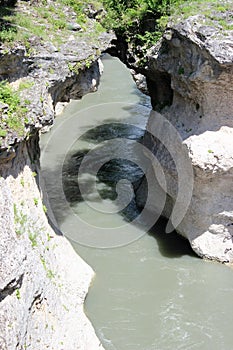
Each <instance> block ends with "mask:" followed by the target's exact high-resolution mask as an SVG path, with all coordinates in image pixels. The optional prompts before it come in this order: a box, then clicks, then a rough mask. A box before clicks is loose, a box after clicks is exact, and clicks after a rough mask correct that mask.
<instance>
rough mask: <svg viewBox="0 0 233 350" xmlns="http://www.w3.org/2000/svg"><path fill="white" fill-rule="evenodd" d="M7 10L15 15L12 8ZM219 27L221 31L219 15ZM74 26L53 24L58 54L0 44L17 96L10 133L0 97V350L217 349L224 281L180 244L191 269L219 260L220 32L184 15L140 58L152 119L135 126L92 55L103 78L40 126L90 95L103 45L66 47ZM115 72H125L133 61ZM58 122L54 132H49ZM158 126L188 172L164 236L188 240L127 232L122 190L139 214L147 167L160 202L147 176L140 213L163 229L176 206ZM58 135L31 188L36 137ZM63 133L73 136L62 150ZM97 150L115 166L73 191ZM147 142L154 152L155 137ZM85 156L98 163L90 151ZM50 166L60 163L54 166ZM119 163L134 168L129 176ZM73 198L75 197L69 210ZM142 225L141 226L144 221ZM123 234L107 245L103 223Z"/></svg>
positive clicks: (111, 73) (226, 124)
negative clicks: (174, 141) (176, 142)
mask: <svg viewBox="0 0 233 350" xmlns="http://www.w3.org/2000/svg"><path fill="white" fill-rule="evenodd" d="M19 3H20V6H22V8H23V11H28V7H27V6H29V5H28V3H27V2H23V1H19ZM51 3H52V2H51V1H49V4H50V5H51ZM30 6H31V5H30ZM33 6H34V5H32V8H33ZM32 8H31V11H33V10H32ZM89 10H90V9H89ZM89 10H88V11H89ZM41 11H42V10H41ZM43 11H44V10H43ZM220 12H221V11H220ZM23 13H24V12H23ZM65 14H66V15H67V16H69V21H70V18H71V17H72V16H75V15H74V13H71V12H70V10H69V9H68V10H67V9H66V11H65ZM43 15H45V13H44V12H43ZM70 16H71V17H70ZM89 16H90V19H89V20H90V23H91V24H90V27H91V28H92V29H91V30H92V32H91V33H93V27H95V30H96V28H97V27H98V26H97V24H96V20H95V18H94V17H95V16H94V15H93V13H92V12H91V14H90V13H89ZM221 16H223V17H224V15H223V14H221ZM221 16H220V17H221ZM227 16H228V17H229V18H227V21H228V22H229V23H230V20H231V18H232V12H229V11H228V12H227ZM225 17H226V16H225ZM225 17H224V18H225ZM34 18H35V16H34ZM45 18H46V17H45ZM72 18H73V17H72ZM221 18H222V17H221ZM225 19H226V18H225ZM88 23H89V22H88ZM40 25H41V24H40ZM42 25H43V23H42ZM59 25H61V24H59ZM61 27H62V25H61ZM60 30H62V29H59V30H58V33H59V31H60ZM79 30H80V28H79V29H78V28H77V27H74V26H73V24H72V25H71V24H70V23H69V29H68V34H67V32H62V33H61V34H62V35H65V36H64V39H65V40H64V41H63V42H62V43H59V45H58V46H57V43H56V44H55V43H54V42H51V41H47V42H46V41H44V39H43V40H42V39H38V37H37V36H36V35H33V36H31V37H30V39H28V40H29V41H28V42H27V43H29V44H30V48H29V47H28V44H27V45H24V44H23V45H22V43H18V42H17V44H16V45H15V46H14V47H11V48H8V47H5V46H4V45H3V46H2V47H1V56H0V76H1V79H2V80H5V79H7V80H8V81H9V83H10V86H11V88H14V89H15V90H17V91H18V92H19V95H20V98H21V99H23V101H24V102H23V106H22V108H23V109H22V108H21V109H20V110H19V109H18V110H17V111H18V112H19V114H20V113H22V111H24V112H25V111H26V116H25V117H24V120H23V124H18V119H14V118H11V117H12V115H11V114H10V109H11V106H10V105H9V104H7V103H5V102H4V101H1V104H0V108H1V134H0V136H1V153H0V173H1V178H0V187H1V192H0V195H1V203H0V212H1V219H0V220H1V231H0V237H1V244H0V255H1V265H0V293H1V294H0V348H1V349H4V350H5V349H23V348H27V349H45V348H49V349H61V350H64V349H67V350H70V349H79V348H80V349H88V350H89V349H101V348H102V345H101V344H100V341H99V339H100V340H101V342H102V343H103V345H104V347H105V348H106V349H117V350H121V349H137V348H138V350H139V349H141V348H142V347H144V348H145V349H158V350H161V349H163V350H166V349H171V347H173V346H174V345H175V347H176V348H177V349H182V348H187V349H188V348H190V349H195V348H200V347H201V348H202V349H209V348H213V349H216V350H217V349H220V348H221V349H223V350H229V348H230V347H231V337H230V335H231V331H230V325H231V321H232V316H231V313H230V312H229V305H231V292H232V283H233V279H232V271H231V269H229V268H227V267H225V266H222V265H220V264H216V263H212V264H209V263H208V262H204V261H202V260H201V259H199V258H197V257H194V255H192V251H191V250H190V249H189V245H187V244H188V241H189V242H190V245H191V247H192V249H193V250H194V251H195V252H196V253H197V254H198V255H199V256H201V257H204V258H208V259H211V260H217V261H220V262H226V263H231V262H232V233H233V232H232V227H233V226H232V221H233V216H232V188H231V183H232V159H233V158H232V112H233V106H232V101H233V99H232V76H233V75H232V61H233V60H232V30H231V29H230V27H229V28H228V27H227V28H225V29H224V30H223V27H221V28H220V27H218V26H217V28H216V26H212V25H210V24H209V22H208V21H207V20H206V19H205V18H204V17H203V16H194V17H191V18H188V19H186V20H185V21H183V22H182V21H180V22H179V24H176V25H172V26H171V27H170V28H168V29H167V30H166V31H165V34H164V36H163V38H162V40H161V41H159V42H158V43H157V44H156V46H153V47H150V48H149V49H148V51H147V53H146V55H147V59H148V60H147V64H146V65H145V66H144V67H143V70H141V68H140V69H139V70H140V71H141V72H143V74H144V75H145V76H146V78H147V88H148V91H149V93H150V95H151V102H152V107H153V109H154V111H153V112H152V113H151V115H150V117H149V120H148V123H147V118H148V116H149V110H150V108H151V107H150V103H149V102H148V99H147V97H145V96H143V95H141V94H139V92H138V91H137V89H136V87H135V85H133V83H132V80H131V79H130V75H129V71H127V70H126V68H123V67H122V66H121V65H120V63H119V62H118V61H117V60H115V59H110V58H108V59H107V58H105V59H103V62H104V63H105V66H106V69H105V70H106V75H103V80H101V82H102V83H101V84H102V85H101V86H100V90H99V91H98V92H95V94H91V95H87V96H86V97H85V98H83V99H82V100H81V101H78V102H74V101H72V102H71V103H70V104H69V105H68V106H67V107H66V109H65V111H64V115H62V116H60V117H58V118H57V119H56V120H55V126H54V128H53V129H52V130H50V128H51V126H52V125H53V124H54V118H55V116H56V115H58V114H59V113H60V112H61V111H62V109H63V107H64V106H65V105H66V104H67V102H69V100H70V99H79V98H81V97H82V96H83V95H85V94H86V93H88V92H94V91H96V90H97V87H98V85H99V82H100V75H101V74H102V63H101V61H100V60H99V57H100V56H101V52H104V51H105V50H106V49H108V48H109V47H110V42H111V41H112V38H113V37H114V36H113V34H112V33H110V34H107V33H98V40H97V38H96V37H95V38H94V41H88V42H85V39H81V38H82V35H81V36H80V37H78V34H77V32H78V31H79ZM76 36H77V37H76ZM91 36H93V34H91ZM50 39H51V38H50ZM55 39H56V40H57V38H55ZM89 39H90V37H89V38H88V40H89ZM96 40H97V41H96ZM57 47H58V48H57ZM132 62H134V63H132ZM127 64H128V65H129V66H130V68H131V69H135V71H137V72H138V67H137V58H136V59H135V58H134V59H132V58H131V59H130V60H129V62H127ZM113 77H114V78H113ZM109 82H110V84H109ZM105 84H106V85H105ZM118 84H119V85H118ZM102 91H104V93H103V92H102ZM102 93H103V94H102ZM101 94H102V95H101ZM14 98H15V99H17V98H18V97H16V95H14ZM105 98H106V99H105ZM109 100H111V101H109ZM96 104H98V105H99V106H100V107H99V109H98V108H97V109H96ZM103 106H104V108H103ZM74 111H75V113H74ZM105 113H106V114H105ZM74 114H77V116H76V117H75V118H73V116H74ZM116 115H117V117H116ZM67 116H68V119H69V117H70V121H69V122H70V124H69V122H67V123H66V122H65V121H66V118H67ZM90 116H91V117H90ZM161 116H162V118H165V119H166V120H167V121H169V123H170V125H173V126H175V128H176V129H177V130H178V131H179V134H180V135H181V141H183V144H182V145H183V146H184V149H185V150H186V151H185V152H186V154H188V156H189V158H190V159H191V161H192V165H193V174H194V175H193V176H194V177H193V179H194V183H193V193H192V194H193V196H192V199H191V205H190V206H189V208H188V211H187V213H186V212H184V214H185V215H184V217H183V220H182V221H181V222H180V223H179V225H177V226H175V228H176V229H177V231H178V232H179V233H180V234H181V235H183V236H184V237H186V238H188V241H184V240H183V239H181V238H179V237H177V236H174V234H173V233H167V234H166V233H165V227H164V225H163V223H160V221H159V223H158V225H157V226H155V227H154V231H153V232H152V233H150V234H149V235H145V231H147V230H143V229H142V227H141V222H140V221H138V222H136V225H130V224H128V221H131V220H132V217H133V220H134V219H135V216H137V214H138V215H140V212H141V209H138V208H137V206H136V203H135V200H134V198H133V197H131V195H132V196H134V194H133V193H134V192H135V193H136V201H137V205H139V206H141V207H143V206H144V204H145V198H146V193H147V192H148V191H147V190H148V188H147V187H148V183H147V181H146V179H148V178H149V179H150V178H152V179H153V178H154V177H155V175H154V174H156V175H157V174H158V169H160V170H161V174H162V171H163V174H164V177H163V179H165V180H166V186H167V188H166V191H165V192H164V191H163V190H164V189H165V185H164V182H163V180H161V182H159V185H160V186H157V187H156V189H155V192H154V193H155V194H157V195H158V194H159V195H158V196H157V197H156V195H154V198H155V201H154V202H153V201H151V200H150V205H151V207H150V208H149V211H148V212H149V215H148V216H146V217H148V218H149V217H152V216H151V215H152V214H153V215H154V213H155V209H156V208H158V206H160V205H161V204H163V201H164V203H165V201H166V205H165V206H164V208H163V212H162V215H163V216H165V217H167V218H169V217H170V216H171V213H172V210H173V208H174V203H175V202H176V199H177V194H178V190H177V188H178V189H179V178H178V175H179V174H178V173H177V171H176V169H175V166H174V161H173V160H174V159H171V152H168V151H169V149H168V151H167V150H166V149H165V148H164V147H163V146H162V144H161V143H160V142H158V140H157V139H156V137H154V136H153V132H152V130H154V129H156V125H157V124H156V118H157V120H159V118H160V117H161ZM13 117H14V113H13ZM62 118H63V120H62ZM68 119H67V120H68ZM63 121H64V124H63V125H62V123H63ZM119 121H121V122H120V124H121V125H120V127H119ZM59 123H61V131H60V134H59V132H58V133H57V136H56V137H57V139H56V137H54V144H53V143H52V142H51V143H48V145H47V146H45V145H42V172H44V175H45V183H44V180H43V178H42V176H41V169H40V145H39V133H40V131H41V130H43V132H46V131H47V134H45V135H43V138H44V139H45V140H46V138H49V137H50V136H51V135H52V138H53V136H54V135H56V132H57V130H58V129H57V126H56V125H59ZM116 124H117V125H116ZM63 127H64V128H63ZM62 128H63V129H62ZM145 128H146V129H147V132H146V133H145V135H144V129H145ZM89 129H90V131H91V132H90V133H88V132H87V131H88V130H89ZM164 131H165V129H164ZM75 132H77V134H78V135H79V136H83V135H84V136H85V137H84V138H82V137H80V138H79V140H78V142H77V143H75V142H74V141H75V139H74V137H75ZM143 135H144V136H143ZM76 136H77V135H76ZM112 138H113V139H115V138H120V139H122V140H123V143H122V144H120V147H119V152H120V153H117V152H118V150H117V147H116V144H115V143H113V144H112V154H115V155H116V157H117V156H119V154H121V153H122V155H124V157H127V159H128V160H129V162H128V163H127V164H125V163H124V161H121V162H119V161H118V162H115V163H114V162H113V163H111V162H110V163H109V164H106V166H105V167H102V173H101V172H100V173H99V170H101V169H97V170H98V171H97V172H98V177H97V178H98V181H97V188H95V186H93V177H92V175H93V174H91V173H90V174H89V175H90V176H89V177H88V176H87V178H86V177H85V176H86V175H88V173H85V172H84V173H83V174H82V175H85V176H84V178H83V180H84V185H85V186H84V191H83V192H81V193H80V191H79V190H80V189H79V188H77V173H76V172H77V164H78V165H80V161H81V160H82V157H83V155H86V154H87V152H88V151H89V149H88V146H90V145H92V144H98V142H99V141H101V142H102V143H103V144H104V142H105V141H106V140H111V139H112ZM162 138H163V139H164V140H166V138H167V135H166V133H165V135H164V134H163V136H162ZM66 140H68V141H66ZM61 141H62V142H61ZM136 141H139V142H136ZM67 142H68V143H67ZM135 142H136V143H139V144H140V149H139V153H137V152H136V151H135V150H134V149H133V148H131V147H132V145H133V144H134V143H135ZM67 145H68V146H69V147H68V152H67V149H65V152H67V157H64V155H63V153H64V147H66V146H67ZM145 146H146V147H147V148H148V149H149V153H148V154H147V153H146V152H147V151H146V150H145V148H144V147H145ZM183 146H182V147H183ZM44 147H45V148H44ZM46 147H47V148H46ZM121 147H122V148H121ZM170 147H171V150H172V145H170ZM94 148H95V147H94ZM103 149H104V150H105V148H104V147H103ZM45 151H46V152H47V153H46V152H45ZM172 151H173V150H172ZM101 152H102V151H101ZM114 152H115V153H114ZM149 154H154V155H155V156H156V157H157V159H158V163H159V164H160V166H161V168H160V167H159V164H158V163H156V164H157V167H155V166H154V165H153V164H152V163H151V159H150V155H149ZM47 155H48V157H47ZM49 155H50V156H49ZM102 155H103V153H101V154H100V156H101V157H102ZM50 157H51V158H50ZM53 157H54V159H53ZM94 157H96V162H97V163H98V160H99V158H98V157H99V153H98V147H97V150H96V153H94ZM84 158H85V157H84ZM141 159H143V163H140V161H141ZM63 160H64V161H65V163H64V166H62V164H60V163H61V161H63ZM89 160H90V159H89ZM130 161H131V162H130ZM46 162H47V163H46ZM135 162H136V164H137V162H139V164H143V166H145V168H146V169H145V170H146V171H144V173H145V175H144V176H143V173H142V169H140V166H139V167H137V166H135V165H134V163H135ZM87 163H88V162H87ZM54 164H55V165H56V166H54ZM45 165H46V167H45V168H46V169H45V168H43V167H44V166H45ZM57 165H59V166H57ZM72 167H74V170H75V171H74V170H73V168H72ZM44 169H45V170H44ZM84 170H85V169H84ZM143 170H144V169H143ZM160 170H159V171H160ZM61 171H62V172H61ZM118 172H119V173H121V174H123V175H126V174H127V176H126V179H127V181H126V182H121V181H120V183H119V184H118V182H119V179H121V177H118V175H116V174H118ZM60 176H62V177H61V178H60ZM123 178H124V176H123ZM161 179H162V178H161ZM61 180H62V181H63V184H62V185H64V186H65V188H66V189H67V191H65V193H62V196H63V199H64V198H65V200H66V203H67V201H68V206H67V205H66V207H63V204H64V202H59V200H60V198H59V196H58V197H57V188H56V184H58V185H59V186H60V185H61ZM46 181H47V184H46ZM129 182H130V183H132V185H130V184H129ZM51 185H52V186H51ZM53 185H55V187H54V188H55V190H53ZM188 185H189V184H187V183H186V186H187V191H188ZM191 185H192V184H191V181H190V187H191ZM45 186H47V187H45ZM48 186H51V187H50V190H48V188H49V187H48ZM59 189H60V187H59ZM126 189H127V190H126ZM85 191H86V192H85ZM151 191H152V189H151ZM156 191H157V192H156ZM99 193H100V194H101V196H102V197H103V198H102V199H99V197H98V196H97V195H98V194H99ZM119 193H122V196H121V198H120V201H118V203H117V206H115V205H114V203H113V204H112V202H114V201H115V200H116V198H117V194H119ZM128 193H129V196H128ZM151 193H152V194H153V192H151ZM58 194H59V193H58ZM152 194H151V197H152V198H153V195H152ZM160 196H161V197H160ZM82 197H84V198H85V201H83V199H82ZM77 198H78V199H80V198H81V200H80V201H79V203H78V204H77ZM161 198H162V200H161ZM42 199H43V202H42ZM51 199H52V200H54V203H55V206H53V205H52V204H51ZM95 202H97V204H98V203H99V204H100V205H102V204H103V207H101V210H103V211H104V210H106V208H107V209H109V210H110V212H109V214H110V216H109V218H108V220H106V219H104V218H103V217H102V214H98V215H96V214H95V215H93V212H92V211H89V208H88V206H89V204H90V203H92V204H93V203H94V210H95ZM125 203H127V204H128V206H127V208H128V209H126V210H125V211H123V216H122V215H118V214H114V213H115V212H116V211H117V209H119V206H121V205H122V204H125ZM76 205H77V208H76ZM108 207H109V208H108ZM67 208H68V211H67ZM75 210H77V212H75ZM101 210H100V213H101ZM69 211H71V212H72V215H74V214H75V215H76V214H77V213H78V214H80V212H81V221H85V220H87V219H88V220H92V225H93V226H94V227H96V226H97V227H98V226H100V227H102V226H101V225H103V222H104V224H105V225H106V227H105V228H107V230H106V229H105V230H102V234H103V235H102V236H101V237H99V236H98V237H95V236H94V235H93V233H92V231H90V232H89V231H88V232H87V231H85V225H84V226H82V223H81V221H80V222H79V223H78V225H77V222H72V220H71V221H70V216H69V215H70V213H69ZM118 211H119V210H118ZM142 211H143V210H142ZM151 213H152V214H151ZM111 215H112V216H111ZM156 218H157V217H156V215H155V217H152V222H153V223H155V222H156ZM59 220H60V221H59ZM105 220H106V221H105ZM125 223H127V230H125V232H124V231H123V232H122V229H120V230H119V237H117V238H116V235H114V234H113V235H110V234H109V232H108V231H110V230H109V228H111V229H112V228H113V227H112V225H115V226H114V227H118V226H120V227H121V226H122V227H123V226H124V225H125ZM171 223H173V222H172V221H171ZM77 227H79V230H77ZM83 227H84V229H83ZM149 228H150V227H149ZM100 231H101V230H99V231H98V232H100ZM62 233H64V234H65V236H66V237H68V238H69V239H70V241H71V243H72V245H73V248H74V249H75V250H76V251H77V252H78V254H79V255H80V256H82V257H83V258H84V260H86V261H87V262H88V263H89V264H90V265H91V266H92V267H93V268H94V269H95V271H96V272H97V276H96V278H95V280H94V281H93V286H92V288H91V290H90V294H89V296H88V298H87V302H86V312H87V314H88V316H89V318H90V319H91V321H92V323H93V325H94V326H95V330H96V332H97V335H98V337H99V339H98V338H97V337H96V335H95V332H94V330H93V327H92V325H91V324H90V322H89V321H88V320H87V318H86V316H85V314H84V312H83V303H84V300H85V298H86V293H87V289H88V287H89V284H90V281H91V278H92V277H93V271H92V270H91V268H90V267H89V266H88V265H87V264H86V263H84V261H83V260H82V259H81V258H79V256H78V255H77V254H76V253H75V252H74V250H73V248H72V247H71V245H70V243H68V241H67V239H66V238H65V237H64V236H62ZM121 233H122V235H121ZM75 234H76V236H74V235H75ZM94 234H95V231H94ZM139 238H140V239H139ZM93 239H94V242H93ZM106 242H107V243H106ZM176 242H178V247H177V243H176ZM185 242H186V243H185ZM129 243H130V244H129ZM87 246H89V247H90V246H91V247H95V248H98V249H94V248H88V247H87ZM120 246H121V247H120ZM116 247H118V248H116ZM173 247H175V248H173ZM100 248H109V249H100ZM216 276H218V277H217V278H216ZM138 281H139V282H140V283H138ZM223 299H224V303H223V302H222V300H223ZM152 306H153V307H152ZM126 325H127V326H126ZM168 334H169V336H168Z"/></svg>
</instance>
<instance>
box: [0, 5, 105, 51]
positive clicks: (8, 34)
mask: <svg viewBox="0 0 233 350" xmlns="http://www.w3.org/2000/svg"><path fill="white" fill-rule="evenodd" d="M88 5H90V6H92V7H93V8H95V9H96V10H99V9H100V8H101V7H102V3H101V1H96V0H90V1H88ZM19 8H20V6H19V7H18V8H17V6H16V7H13V6H12V7H10V6H8V7H7V6H2V5H1V8H0V18H1V22H0V23H1V24H0V42H4V44H5V45H7V46H8V47H11V46H13V44H14V42H15V41H18V42H21V43H23V44H24V45H25V47H26V49H27V52H28V54H29V55H31V54H32V53H33V52H32V49H31V43H30V39H31V37H32V36H37V37H39V38H40V39H41V40H44V41H51V42H53V43H54V44H56V45H58V46H59V45H60V44H61V43H62V42H65V41H66V38H68V36H69V35H70V31H71V30H72V28H73V24H72V25H71V24H70V18H72V17H73V14H74V13H75V14H76V19H75V20H74V21H73V20H72V23H73V22H74V24H79V25H80V26H81V28H82V30H83V31H85V30H86V29H87V28H88V26H89V24H90V23H89V22H90V20H89V18H88V16H87V14H86V12H85V9H86V8H87V2H86V1H85V0H57V1H56V3H55V2H54V5H53V2H51V1H50V2H47V0H37V1H36V3H34V4H33V6H32V5H30V4H27V3H24V6H23V7H21V8H20V10H19ZM64 9H65V11H64ZM101 31H103V28H102V26H101V24H100V23H99V24H97V25H96V32H101ZM75 35H76V36H80V37H81V36H82V33H81V32H80V33H79V32H75ZM94 35H95V33H93V32H92V33H90V38H89V39H91V36H92V37H94Z"/></svg>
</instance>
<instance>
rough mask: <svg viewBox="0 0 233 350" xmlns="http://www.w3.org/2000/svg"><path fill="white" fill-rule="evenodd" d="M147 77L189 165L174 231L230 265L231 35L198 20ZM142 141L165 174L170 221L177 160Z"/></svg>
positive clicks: (156, 59) (158, 50)
mask: <svg viewBox="0 0 233 350" xmlns="http://www.w3.org/2000/svg"><path fill="white" fill-rule="evenodd" d="M163 76H164V77H165V79H164V81H163V79H161V77H163ZM147 77H148V80H149V82H150V84H148V87H149V91H150V94H151V95H152V104H153V108H154V109H155V110H156V111H158V112H160V113H161V114H162V115H163V116H164V117H165V118H167V119H168V120H169V121H170V122H171V123H172V124H173V125H174V126H175V128H176V129H177V130H178V132H179V133H180V135H181V138H182V140H183V144H184V145H185V146H186V147H187V150H188V153H189V157H190V159H191V161H192V165H193V172H194V188H193V196H192V200H191V203H190V207H189V209H188V212H187V213H186V215H185V217H184V219H183V221H182V222H181V224H180V225H179V226H178V227H177V231H178V232H179V233H181V234H182V235H183V236H185V237H187V238H188V240H189V241H190V244H191V246H192V248H193V249H194V250H195V252H196V253H197V254H198V255H199V256H202V257H205V258H209V259H215V260H219V261H222V262H232V261H233V187H232V183H233V31H228V32H227V31H224V32H223V31H221V30H220V29H219V28H217V27H210V26H209V25H207V24H206V22H205V18H204V17H203V16H195V17H191V18H189V19H187V20H186V21H184V22H182V23H180V24H178V25H176V26H174V27H172V28H171V29H169V30H167V32H166V33H165V35H164V38H163V40H162V41H161V42H160V44H159V45H158V46H157V47H155V48H153V49H152V50H151V52H150V57H149V69H148V72H147ZM168 78H169V79H170V85H169V87H168V81H169V79H168ZM153 82H154V84H153ZM158 82H159V84H158ZM166 91H167V96H166ZM171 96H172V99H171ZM166 97H167V98H166ZM151 126H153V127H156V117H155V115H154V114H152V115H151V117H150V119H149V123H148V130H149V129H150V128H151ZM145 143H146V144H147V145H148V144H149V147H150V148H151V149H152V150H153V152H154V153H155V155H156V156H157V158H158V159H159V161H160V163H161V164H162V165H163V168H164V172H165V174H166V179H167V187H168V196H169V201H168V202H169V205H167V206H166V208H165V209H164V215H166V216H169V215H170V213H171V207H172V205H173V204H174V202H175V199H176V196H177V184H178V178H177V173H176V172H175V169H174V162H172V161H171V157H170V156H169V153H168V152H167V151H166V149H164V147H162V146H161V144H159V143H158V142H157V140H156V139H154V138H153V137H152V136H150V137H148V136H147V138H146V140H145ZM150 171H151V170H150ZM142 187H143V186H142ZM142 187H141V190H139V192H138V197H139V198H140V191H142Z"/></svg>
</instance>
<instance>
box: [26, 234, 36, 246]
mask: <svg viewBox="0 0 233 350" xmlns="http://www.w3.org/2000/svg"><path fill="white" fill-rule="evenodd" d="M37 236H38V234H37V233H32V232H29V234H28V238H29V239H30V241H31V244H32V247H33V248H34V247H37Z"/></svg>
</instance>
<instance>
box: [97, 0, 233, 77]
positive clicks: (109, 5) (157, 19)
mask: <svg viewBox="0 0 233 350" xmlns="http://www.w3.org/2000/svg"><path fill="white" fill-rule="evenodd" d="M103 3H104V6H105V8H106V10H107V16H106V18H105V19H104V22H103V24H104V26H105V27H106V28H108V29H113V30H114V31H115V32H116V34H117V35H118V36H120V37H121V38H123V39H125V41H128V42H130V44H131V47H132V49H133V51H134V52H135V53H136V54H137V47H138V46H142V52H141V54H142V56H144V54H145V51H146V50H147V49H148V48H149V47H150V46H152V45H154V44H155V43H156V41H158V39H159V38H160V37H161V36H162V34H163V32H164V30H165V28H166V26H167V24H168V22H169V21H172V22H179V21H180V20H181V19H185V18H187V17H189V16H193V15H197V14H202V15H205V17H206V20H207V22H208V23H207V24H211V25H214V26H220V27H222V29H223V30H226V29H233V24H232V19H233V16H232V15H231V16H230V17H231V18H228V20H227V19H226V20H225V19H222V18H221V16H220V17H219V13H222V14H225V13H226V12H227V11H230V10H231V11H232V9H233V5H232V3H231V2H229V1H227V0H225V1H224V0H223V1H222V2H221V4H220V3H219V1H218V0H208V1H206V0H103ZM231 13H232V12H231ZM139 56H140V52H139ZM181 74H182V73H181Z"/></svg>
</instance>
